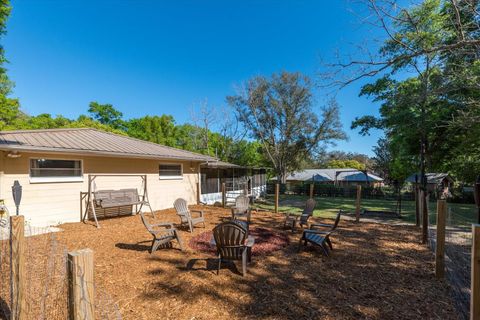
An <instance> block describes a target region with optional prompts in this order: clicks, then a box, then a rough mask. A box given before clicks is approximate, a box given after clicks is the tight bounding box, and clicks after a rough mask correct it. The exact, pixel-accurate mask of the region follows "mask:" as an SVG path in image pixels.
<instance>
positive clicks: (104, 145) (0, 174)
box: [0, 129, 217, 225]
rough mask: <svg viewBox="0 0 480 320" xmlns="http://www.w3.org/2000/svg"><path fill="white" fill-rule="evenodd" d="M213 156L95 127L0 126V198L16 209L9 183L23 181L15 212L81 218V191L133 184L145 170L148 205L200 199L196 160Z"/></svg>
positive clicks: (48, 219)
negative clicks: (10, 128)
mask: <svg viewBox="0 0 480 320" xmlns="http://www.w3.org/2000/svg"><path fill="white" fill-rule="evenodd" d="M210 162H217V159H215V158H213V157H209V156H205V155H201V154H197V153H193V152H189V151H185V150H180V149H176V148H171V147H166V146H162V145H158V144H155V143H151V142H146V141H142V140H138V139H134V138H130V137H127V136H122V135H117V134H113V133H108V132H103V131H98V130H95V129H51V130H24V131H4V132H0V199H4V200H5V203H6V205H7V207H8V209H9V211H10V213H11V214H13V213H14V212H15V206H14V203H13V198H12V193H11V186H12V185H13V183H14V181H15V180H18V181H19V182H20V184H21V185H22V187H23V196H22V201H21V205H20V213H21V214H23V215H24V216H25V217H26V219H27V220H30V221H31V222H32V223H33V224H37V225H52V224H57V223H63V222H74V221H80V193H81V192H86V191H87V190H88V176H89V175H90V174H121V175H122V176H115V177H98V178H97V179H96V180H95V183H94V185H93V188H94V189H95V190H104V189H127V188H137V189H138V190H139V192H141V189H142V188H141V187H142V181H141V180H142V179H141V178H140V177H138V176H128V174H145V175H146V177H147V190H148V198H149V200H150V204H151V206H152V207H153V210H159V209H165V208H170V207H172V206H173V202H174V200H175V199H176V198H179V197H182V198H185V199H186V200H187V201H188V203H189V204H194V203H197V200H198V199H199V193H200V190H199V188H200V187H199V185H200V184H199V181H200V178H199V174H200V165H201V164H206V163H210Z"/></svg>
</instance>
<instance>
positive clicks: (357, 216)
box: [355, 185, 362, 222]
mask: <svg viewBox="0 0 480 320" xmlns="http://www.w3.org/2000/svg"><path fill="white" fill-rule="evenodd" d="M361 199H362V186H361V185H357V201H356V207H355V221H356V222H359V221H360V205H361Z"/></svg>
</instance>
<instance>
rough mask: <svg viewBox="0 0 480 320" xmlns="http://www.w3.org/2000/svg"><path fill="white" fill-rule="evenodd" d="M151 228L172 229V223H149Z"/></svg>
mask: <svg viewBox="0 0 480 320" xmlns="http://www.w3.org/2000/svg"><path fill="white" fill-rule="evenodd" d="M150 226H151V227H152V228H156V227H165V228H166V229H172V228H173V223H171V222H162V223H156V224H152V225H150Z"/></svg>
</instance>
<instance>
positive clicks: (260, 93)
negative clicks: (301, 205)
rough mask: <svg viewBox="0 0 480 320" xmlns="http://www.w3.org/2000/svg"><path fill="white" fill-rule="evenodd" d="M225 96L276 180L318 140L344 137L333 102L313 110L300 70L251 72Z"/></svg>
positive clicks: (308, 87) (296, 164) (308, 84)
mask: <svg viewBox="0 0 480 320" xmlns="http://www.w3.org/2000/svg"><path fill="white" fill-rule="evenodd" d="M227 101H228V103H229V104H230V105H231V106H232V107H233V108H234V109H235V110H236V112H237V114H238V119H239V120H240V121H241V122H242V123H243V124H244V126H245V127H246V128H247V129H248V130H249V132H250V134H251V137H252V138H254V139H256V140H258V141H259V142H260V143H261V144H262V147H263V150H264V152H265V154H266V157H267V158H268V159H269V161H270V164H271V166H272V167H273V170H274V171H275V174H276V175H277V178H278V179H279V181H282V182H285V178H286V176H287V174H288V173H289V172H292V171H295V170H297V169H299V167H300V166H301V162H302V159H303V158H305V157H307V156H308V155H310V154H311V153H314V152H316V151H317V150H318V149H319V147H320V145H321V144H325V143H331V142H332V141H334V140H338V139H344V138H345V134H344V132H343V131H342V129H341V124H340V121H339V117H338V105H337V104H336V102H334V101H331V102H330V103H329V105H328V106H326V107H323V108H322V109H321V117H320V119H319V116H318V115H317V113H315V112H314V111H313V107H314V102H313V98H312V87H311V82H310V79H309V78H308V77H306V76H303V75H301V74H300V73H288V72H282V73H280V74H273V75H272V77H271V78H265V77H262V76H258V77H255V78H253V79H251V80H249V81H247V82H246V83H245V90H244V91H243V92H240V93H239V94H238V95H236V96H229V97H227Z"/></svg>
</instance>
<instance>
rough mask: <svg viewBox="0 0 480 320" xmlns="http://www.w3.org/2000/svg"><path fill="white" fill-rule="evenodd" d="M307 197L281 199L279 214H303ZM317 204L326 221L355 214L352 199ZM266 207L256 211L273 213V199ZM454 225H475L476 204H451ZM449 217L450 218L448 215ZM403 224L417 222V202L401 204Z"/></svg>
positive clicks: (369, 204)
mask: <svg viewBox="0 0 480 320" xmlns="http://www.w3.org/2000/svg"><path fill="white" fill-rule="evenodd" d="M307 199H308V197H307V196H301V195H281V196H280V200H279V211H280V212H293V213H300V212H301V211H302V209H303V208H302V207H303V205H304V203H305V201H306V200H307ZM315 200H316V201H317V205H316V209H315V211H314V216H319V217H324V218H334V217H335V215H336V213H337V211H338V210H339V209H342V210H345V211H350V212H354V211H355V199H352V198H342V197H337V198H332V197H316V198H315ZM267 202H268V203H266V204H263V203H257V204H255V205H254V207H257V208H259V209H265V210H273V209H274V205H273V203H274V201H273V195H269V196H268V197H267ZM436 206H437V204H436V202H430V203H429V212H430V215H429V216H430V222H431V223H433V224H434V223H435V219H436V215H435V213H436ZM395 207H396V201H387V200H377V199H363V200H362V203H361V208H362V209H367V210H373V211H394V210H395ZM448 208H449V212H450V217H451V218H450V219H451V223H452V224H455V225H470V224H471V223H475V221H476V209H475V205H473V204H458V203H449V204H448ZM447 217H448V215H447ZM402 220H403V221H406V222H412V223H414V222H415V202H414V201H402Z"/></svg>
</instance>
